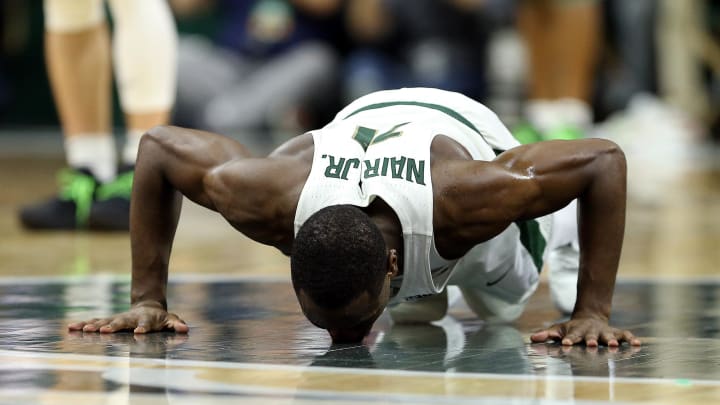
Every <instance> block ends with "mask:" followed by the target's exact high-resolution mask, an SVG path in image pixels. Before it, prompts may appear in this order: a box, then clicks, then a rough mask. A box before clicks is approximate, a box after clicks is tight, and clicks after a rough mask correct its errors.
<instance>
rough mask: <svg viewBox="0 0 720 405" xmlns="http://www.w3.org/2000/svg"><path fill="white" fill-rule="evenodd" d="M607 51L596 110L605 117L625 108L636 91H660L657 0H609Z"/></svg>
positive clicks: (607, 2)
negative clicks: (657, 67) (657, 64)
mask: <svg viewBox="0 0 720 405" xmlns="http://www.w3.org/2000/svg"><path fill="white" fill-rule="evenodd" d="M603 5H604V11H605V27H606V29H605V31H606V39H607V46H606V52H604V54H605V55H604V58H603V59H604V61H603V69H602V74H601V80H600V81H599V83H598V85H599V86H598V94H597V95H596V100H597V103H598V104H597V105H596V108H595V110H596V111H597V112H599V115H600V116H601V117H604V116H606V115H607V114H609V113H612V112H615V111H618V110H621V109H624V108H626V107H627V106H628V103H629V102H630V100H631V99H632V98H633V96H634V95H636V94H639V93H643V94H651V93H654V92H656V91H657V85H656V74H655V66H656V63H655V54H656V52H655V30H656V27H657V24H656V19H657V13H658V10H657V9H658V1H657V0H633V1H625V0H606V1H605V2H603Z"/></svg>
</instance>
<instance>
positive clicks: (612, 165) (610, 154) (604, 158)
mask: <svg viewBox="0 0 720 405" xmlns="http://www.w3.org/2000/svg"><path fill="white" fill-rule="evenodd" d="M596 141H597V144H598V145H597V147H596V155H595V162H596V164H597V165H598V166H599V167H598V170H599V171H600V173H604V174H605V175H612V176H621V177H622V178H625V176H626V173H627V159H626V158H625V152H623V150H622V149H621V148H620V146H619V145H618V144H616V143H615V142H613V141H610V140H607V139H597V140H596Z"/></svg>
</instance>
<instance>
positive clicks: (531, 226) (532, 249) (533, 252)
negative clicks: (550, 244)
mask: <svg viewBox="0 0 720 405" xmlns="http://www.w3.org/2000/svg"><path fill="white" fill-rule="evenodd" d="M515 224H516V225H517V226H518V228H520V243H522V244H523V246H525V249H527V251H528V252H529V253H530V256H532V259H533V263H535V267H536V268H537V271H538V273H540V271H541V270H542V267H543V252H545V246H546V245H547V241H546V240H545V237H544V236H543V235H542V233H541V232H540V224H539V223H538V221H536V220H534V219H530V220H527V221H516V222H515Z"/></svg>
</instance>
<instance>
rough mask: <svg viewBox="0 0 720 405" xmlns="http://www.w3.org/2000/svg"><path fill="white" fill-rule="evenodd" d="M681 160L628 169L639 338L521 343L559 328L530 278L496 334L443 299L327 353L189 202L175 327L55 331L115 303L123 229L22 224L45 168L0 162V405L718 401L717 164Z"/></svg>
mask: <svg viewBox="0 0 720 405" xmlns="http://www.w3.org/2000/svg"><path fill="white" fill-rule="evenodd" d="M1 149H2V148H0V150H1ZM697 156H699V157H697V158H694V159H692V160H690V161H688V162H687V164H686V165H684V166H683V167H679V168H676V169H677V170H675V171H674V172H673V173H672V174H668V173H667V172H665V173H662V175H660V174H658V175H657V177H655V178H653V177H650V176H651V175H652V173H651V172H652V170H650V169H648V168H647V167H643V168H644V169H645V170H646V173H643V174H642V176H641V178H640V180H639V179H638V176H639V175H637V174H636V175H634V176H635V177H633V175H631V178H630V187H631V189H630V196H629V208H628V226H627V233H626V243H625V248H624V251H623V257H622V261H621V266H620V271H619V279H618V284H617V287H616V292H615V297H614V303H613V319H612V321H613V324H615V325H616V326H620V327H623V328H628V329H630V330H632V331H633V332H635V333H636V334H637V335H639V336H640V337H641V338H642V339H643V343H644V344H643V346H642V347H639V348H632V347H629V346H626V345H625V346H622V347H620V348H617V349H609V348H606V347H600V348H596V349H593V348H586V347H584V346H577V347H572V348H564V347H561V346H559V345H557V344H551V343H548V344H530V343H529V339H528V336H529V334H530V333H531V332H532V331H533V330H536V329H537V328H540V327H542V326H544V325H547V324H548V323H550V322H555V321H558V320H560V319H561V316H560V314H559V313H558V312H557V311H556V310H555V309H554V306H553V305H552V303H551V301H550V298H549V292H548V291H547V283H546V281H545V280H543V283H542V284H541V286H540V288H539V290H538V291H537V292H536V293H535V295H534V296H533V297H532V299H531V302H530V304H529V305H528V308H527V310H526V312H525V313H524V314H523V316H522V317H521V318H520V319H519V320H518V321H517V322H516V323H513V324H510V325H503V324H488V323H484V322H482V321H479V320H477V319H475V318H474V317H473V315H472V313H471V312H469V311H468V310H467V308H466V307H465V306H464V305H463V303H462V302H460V303H458V304H457V305H455V306H454V307H453V308H452V309H451V311H450V314H449V316H447V317H446V318H444V319H443V320H442V321H441V322H438V323H435V324H432V325H415V326H400V325H393V324H392V322H390V320H389V319H388V318H387V316H386V315H383V317H381V319H380V320H379V321H378V322H377V323H376V325H375V327H374V328H373V331H372V333H371V335H370V336H369V337H368V338H367V339H366V340H365V341H364V342H363V344H359V345H332V344H331V342H330V339H329V336H327V334H326V333H325V332H324V331H322V330H319V329H317V328H315V327H313V326H312V325H311V324H309V323H308V322H307V321H306V320H305V319H304V317H303V316H302V315H301V313H300V310H299V307H298V304H297V302H296V299H295V297H294V294H293V292H292V288H291V286H290V282H289V265H288V260H287V258H285V257H283V256H282V255H280V254H279V253H277V252H275V251H274V250H273V249H270V248H267V247H264V246H260V245H257V244H255V243H252V242H250V241H248V240H247V239H245V238H243V237H242V236H241V235H239V234H237V233H236V232H234V231H233V230H232V229H230V227H229V226H227V225H226V224H225V223H224V222H223V220H222V219H221V218H219V217H217V216H215V215H214V214H212V213H209V212H208V211H206V210H204V209H201V208H199V207H197V206H195V205H193V204H190V203H186V204H185V207H184V211H183V215H182V218H181V222H180V227H179V229H178V234H177V240H176V244H175V248H174V251H173V257H172V262H171V276H170V277H171V283H170V288H169V303H170V309H171V310H172V311H173V312H176V313H178V314H179V315H180V316H181V317H183V318H184V319H185V320H186V321H188V323H189V324H190V326H191V329H190V333H189V334H187V335H180V334H174V333H156V334H149V335H144V336H133V335H132V334H129V333H121V334H116V335H100V334H83V333H69V332H67V330H66V328H67V324H68V322H70V321H72V320H79V319H86V318H92V317H102V316H107V315H109V314H111V313H114V312H118V311H122V310H124V309H126V308H128V300H129V268H130V261H129V243H128V239H127V235H125V234H89V233H71V232H68V233H37V232H27V231H24V230H22V229H21V228H20V227H19V226H18V224H17V220H16V210H17V208H18V206H20V205H21V204H23V203H27V202H31V201H34V200H36V199H38V198H40V197H42V196H44V195H49V194H50V193H52V190H53V189H54V172H55V170H56V169H57V168H59V167H61V166H62V161H61V159H58V158H57V157H56V156H50V157H37V156H30V157H27V156H19V157H18V156H8V157H0V184H2V185H3V191H2V192H1V193H0V404H80V403H82V404H206V403H207V404H225V403H228V404H231V403H232V404H235V403H249V404H252V403H263V404H265V403H267V404H358V403H380V404H395V403H428V404H429V403H432V404H436V403H438V404H443V403H447V404H450V403H452V404H464V403H468V404H470V403H472V404H504V403H532V404H556V403H560V404H570V403H578V404H585V403H610V402H617V403H638V402H643V403H673V404H675V403H683V404H685V403H697V404H712V403H720V273H719V272H718V270H719V265H720V170H718V167H717V162H718V161H720V159H718V155H717V154H713V155H710V157H708V155H707V154H706V151H704V152H702V153H699V154H698V155H697ZM630 158H632V157H631V156H630ZM629 166H630V169H631V170H633V168H634V167H633V160H632V159H629ZM18 173H22V175H21V176H20V175H18ZM648 179H649V180H648ZM650 180H652V181H650Z"/></svg>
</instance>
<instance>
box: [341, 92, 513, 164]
mask: <svg viewBox="0 0 720 405" xmlns="http://www.w3.org/2000/svg"><path fill="white" fill-rule="evenodd" d="M399 105H410V106H415V107H424V108H430V109H432V110H435V111H440V112H441V113H443V114H446V115H448V116H450V117H451V118H454V119H456V120H457V121H459V122H460V123H462V124H463V125H465V126H466V127H468V128H470V129H472V130H473V131H474V132H475V133H476V134H478V135H480V137H481V138H482V139H483V140H484V141H485V142H486V143H487V144H488V145H489V144H490V143H489V142H488V141H487V140H486V139H485V137H484V136H483V134H482V132H480V130H479V129H477V127H476V126H475V125H473V123H472V122H470V120H469V119H467V118H465V117H464V116H463V115H462V114H460V113H459V112H457V111H455V110H453V109H452V108H449V107H445V106H444V105H440V104H433V103H423V102H420V101H386V102H384V103H375V104H369V105H366V106H365V107H362V108H359V109H357V110H355V111H353V112H351V113H350V114H348V115H346V116H345V117H343V118H342V119H344V120H345V119H348V118H350V117H352V116H353V115H355V114H359V113H361V112H363V111H368V110H377V109H378V108H386V107H395V106H399ZM406 124H407V123H406ZM493 152H495V156H497V155H499V154H501V153H503V152H505V151H504V150H500V149H494V148H493Z"/></svg>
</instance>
